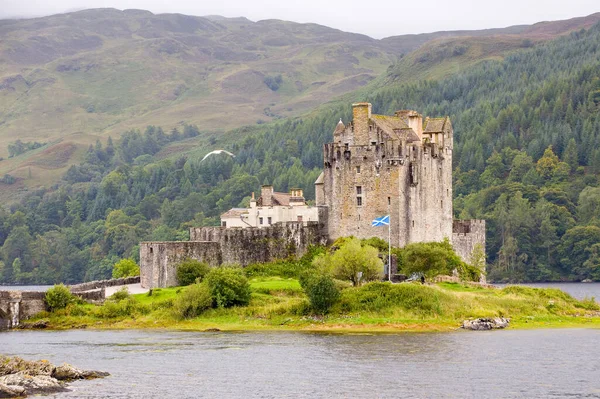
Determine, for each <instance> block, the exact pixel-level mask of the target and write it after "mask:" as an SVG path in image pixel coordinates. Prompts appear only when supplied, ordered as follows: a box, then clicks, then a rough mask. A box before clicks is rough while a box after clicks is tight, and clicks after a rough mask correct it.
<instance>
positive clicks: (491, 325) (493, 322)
mask: <svg viewBox="0 0 600 399" xmlns="http://www.w3.org/2000/svg"><path fill="white" fill-rule="evenodd" d="M509 323H510V319H505V318H504V317H496V318H493V319H485V318H480V319H475V320H465V321H463V323H462V325H461V326H460V327H461V328H464V329H465V330H475V331H484V330H495V329H500V328H506V327H508V324H509Z"/></svg>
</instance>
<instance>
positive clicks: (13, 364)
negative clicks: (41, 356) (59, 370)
mask: <svg viewBox="0 0 600 399" xmlns="http://www.w3.org/2000/svg"><path fill="white" fill-rule="evenodd" d="M53 370H54V366H53V365H52V363H50V362H49V361H47V360H37V361H29V360H24V359H21V358H20V357H7V356H1V355H0V376H3V375H7V374H15V373H19V372H21V373H25V374H28V375H47V376H50V375H52V371H53Z"/></svg>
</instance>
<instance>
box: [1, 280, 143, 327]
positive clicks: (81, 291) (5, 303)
mask: <svg viewBox="0 0 600 399" xmlns="http://www.w3.org/2000/svg"><path fill="white" fill-rule="evenodd" d="M139 282H140V277H139V276H137V277H126V278H120V279H112V280H102V281H92V282H89V283H83V284H78V285H72V286H69V288H70V289H71V292H72V293H73V294H74V295H77V296H78V297H80V298H81V299H83V300H85V301H88V302H96V303H97V302H102V301H104V299H105V296H106V291H105V290H106V288H107V287H117V286H122V285H129V284H137V283H139ZM45 298H46V293H45V292H39V291H0V330H2V329H9V328H15V327H18V326H19V324H20V323H21V321H23V320H26V319H28V318H30V317H32V316H34V315H35V314H37V313H39V312H42V311H44V310H46V301H45Z"/></svg>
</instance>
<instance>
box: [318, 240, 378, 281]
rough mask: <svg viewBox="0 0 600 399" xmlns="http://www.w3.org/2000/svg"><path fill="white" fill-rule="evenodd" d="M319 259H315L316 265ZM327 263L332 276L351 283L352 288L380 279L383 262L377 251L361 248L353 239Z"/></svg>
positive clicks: (366, 246)
mask: <svg viewBox="0 0 600 399" xmlns="http://www.w3.org/2000/svg"><path fill="white" fill-rule="evenodd" d="M319 258H320V257H317V258H316V259H315V262H316V263H317V264H319V263H320V262H322V259H319ZM329 261H330V262H331V263H330V264H331V266H330V267H331V270H332V273H333V276H334V277H335V278H337V279H340V280H348V281H351V282H352V285H354V286H358V285H360V283H362V282H366V281H372V280H377V279H380V278H381V277H382V274H383V262H382V261H381V259H379V252H378V251H377V249H375V248H373V247H371V246H370V245H365V246H362V245H361V242H360V240H359V239H358V238H354V237H352V238H350V239H348V240H346V242H345V243H344V244H343V245H342V246H341V247H340V248H339V249H338V250H337V251H335V253H334V254H333V255H332V256H331V258H330V260H329ZM359 273H360V274H359Z"/></svg>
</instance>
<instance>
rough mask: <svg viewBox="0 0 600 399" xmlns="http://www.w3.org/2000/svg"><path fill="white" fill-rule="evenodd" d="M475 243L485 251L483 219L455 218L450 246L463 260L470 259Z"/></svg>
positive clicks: (468, 260) (467, 260)
mask: <svg viewBox="0 0 600 399" xmlns="http://www.w3.org/2000/svg"><path fill="white" fill-rule="evenodd" d="M477 244H480V245H481V249H482V250H483V251H484V252H485V220H478V219H472V220H455V221H454V224H453V226H452V247H454V251H455V252H456V254H457V255H458V256H460V257H461V258H462V260H463V261H465V262H470V261H471V254H472V253H473V250H474V249H475V246H476V245H477Z"/></svg>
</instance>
